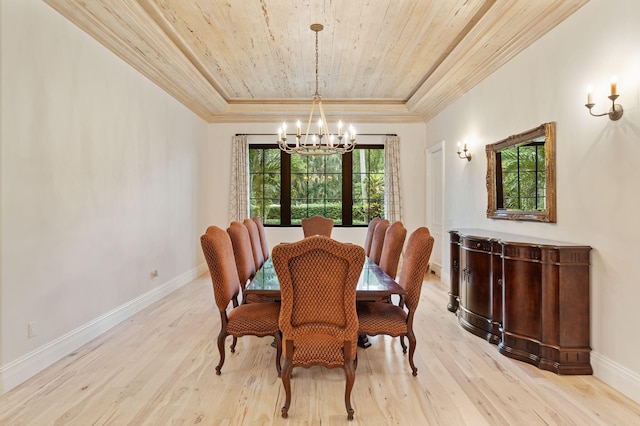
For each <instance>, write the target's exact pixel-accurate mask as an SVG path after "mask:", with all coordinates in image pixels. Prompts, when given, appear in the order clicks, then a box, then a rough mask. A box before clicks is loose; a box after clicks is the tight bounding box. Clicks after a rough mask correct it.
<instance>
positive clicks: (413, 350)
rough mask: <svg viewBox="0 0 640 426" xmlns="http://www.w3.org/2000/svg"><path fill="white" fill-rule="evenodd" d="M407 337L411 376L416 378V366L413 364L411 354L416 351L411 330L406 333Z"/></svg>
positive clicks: (414, 336) (414, 339) (414, 338)
mask: <svg viewBox="0 0 640 426" xmlns="http://www.w3.org/2000/svg"><path fill="white" fill-rule="evenodd" d="M407 337H408V338H409V365H410V366H411V370H412V374H413V375H414V376H417V375H418V369H417V368H416V365H415V364H414V363H413V354H414V352H415V351H416V335H415V334H413V330H409V331H408V333H407Z"/></svg>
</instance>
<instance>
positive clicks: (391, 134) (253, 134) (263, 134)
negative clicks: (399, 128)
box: [236, 133, 398, 136]
mask: <svg viewBox="0 0 640 426" xmlns="http://www.w3.org/2000/svg"><path fill="white" fill-rule="evenodd" d="M291 134H293V133H291ZM236 136H278V134H277V133H236ZM357 136H398V135H397V134H396V133H357Z"/></svg>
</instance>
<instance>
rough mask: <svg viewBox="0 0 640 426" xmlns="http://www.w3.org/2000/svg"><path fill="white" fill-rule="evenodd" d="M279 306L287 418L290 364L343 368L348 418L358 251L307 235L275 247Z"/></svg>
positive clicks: (355, 328)
mask: <svg viewBox="0 0 640 426" xmlns="http://www.w3.org/2000/svg"><path fill="white" fill-rule="evenodd" d="M271 257H272V260H273V265H274V267H275V270H276V273H277V274H278V280H279V281H280V292H281V297H282V302H281V303H282V306H281V311H280V329H281V331H282V338H283V342H285V344H284V346H285V350H284V356H285V366H284V369H283V372H282V383H283V385H284V388H285V392H286V402H285V405H284V407H283V408H282V416H283V417H285V418H286V417H287V416H288V410H289V405H290V402H291V384H290V377H291V370H292V369H293V367H294V366H301V367H305V368H308V367H311V366H313V365H323V366H325V367H329V368H334V367H341V368H344V370H345V372H346V376H347V383H346V388H345V406H346V409H347V415H348V418H350V419H352V418H353V409H352V408H351V389H352V387H353V382H354V380H355V368H356V348H357V342H358V316H357V313H356V309H355V307H356V286H357V285H358V279H359V277H360V272H361V271H362V266H363V264H364V249H363V248H362V247H359V246H357V245H354V244H344V243H340V242H338V241H335V240H332V239H330V238H326V237H321V236H311V237H308V238H305V239H303V240H301V241H298V242H296V243H291V244H280V245H277V246H276V247H274V248H273V252H272V254H271Z"/></svg>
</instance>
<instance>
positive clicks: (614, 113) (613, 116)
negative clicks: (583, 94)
mask: <svg viewBox="0 0 640 426" xmlns="http://www.w3.org/2000/svg"><path fill="white" fill-rule="evenodd" d="M618 96H619V95H618V83H617V82H616V79H615V77H614V78H613V79H611V94H610V95H609V96H608V98H609V99H610V100H611V109H609V112H605V113H603V114H594V113H593V112H592V111H591V108H593V107H594V106H595V104H594V103H593V96H592V94H591V88H589V92H588V93H587V103H586V104H585V105H584V106H586V107H587V108H589V114H591V115H592V116H594V117H602V116H605V115H608V116H609V119H610V120H613V121H617V120H620V117H622V113H623V112H624V110H623V109H622V105H620V104H617V105H616V99H618Z"/></svg>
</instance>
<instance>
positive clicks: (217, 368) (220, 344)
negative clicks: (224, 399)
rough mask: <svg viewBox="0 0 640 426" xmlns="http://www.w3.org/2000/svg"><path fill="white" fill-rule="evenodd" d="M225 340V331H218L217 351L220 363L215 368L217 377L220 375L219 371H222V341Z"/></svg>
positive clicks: (223, 351) (223, 352) (223, 354)
mask: <svg viewBox="0 0 640 426" xmlns="http://www.w3.org/2000/svg"><path fill="white" fill-rule="evenodd" d="M226 338H227V330H226V329H224V328H223V329H222V330H220V334H218V351H219V352H220V362H219V363H218V366H217V367H216V374H217V375H218V376H219V375H220V374H222V371H221V370H222V365H223V364H224V356H225V350H224V341H225V339H226ZM234 339H235V337H234Z"/></svg>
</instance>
